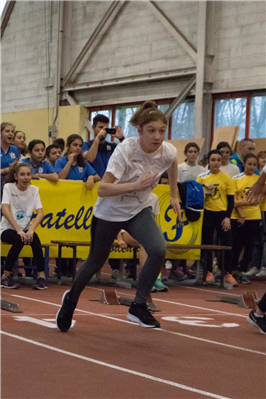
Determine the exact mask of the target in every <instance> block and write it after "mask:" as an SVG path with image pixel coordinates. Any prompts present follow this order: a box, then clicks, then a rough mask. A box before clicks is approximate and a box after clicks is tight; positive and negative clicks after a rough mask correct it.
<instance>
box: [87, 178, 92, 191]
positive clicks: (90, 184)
mask: <svg viewBox="0 0 266 399" xmlns="http://www.w3.org/2000/svg"><path fill="white" fill-rule="evenodd" d="M93 187H94V178H93V176H89V177H88V180H87V182H86V189H87V190H92V189H93Z"/></svg>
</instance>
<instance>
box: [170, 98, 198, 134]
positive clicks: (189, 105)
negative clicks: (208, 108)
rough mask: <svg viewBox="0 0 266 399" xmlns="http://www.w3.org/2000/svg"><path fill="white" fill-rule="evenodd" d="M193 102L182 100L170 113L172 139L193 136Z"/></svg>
mask: <svg viewBox="0 0 266 399" xmlns="http://www.w3.org/2000/svg"><path fill="white" fill-rule="evenodd" d="M194 120H195V103H194V102H183V103H182V104H180V105H179V107H177V109H176V110H175V111H174V113H173V115H172V140H181V139H192V138H193V137H194Z"/></svg>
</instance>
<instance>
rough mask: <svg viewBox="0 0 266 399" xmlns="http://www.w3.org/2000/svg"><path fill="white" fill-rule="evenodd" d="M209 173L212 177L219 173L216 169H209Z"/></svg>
mask: <svg viewBox="0 0 266 399" xmlns="http://www.w3.org/2000/svg"><path fill="white" fill-rule="evenodd" d="M210 172H211V174H212V175H218V173H220V170H219V169H218V170H217V169H214V170H212V169H210Z"/></svg>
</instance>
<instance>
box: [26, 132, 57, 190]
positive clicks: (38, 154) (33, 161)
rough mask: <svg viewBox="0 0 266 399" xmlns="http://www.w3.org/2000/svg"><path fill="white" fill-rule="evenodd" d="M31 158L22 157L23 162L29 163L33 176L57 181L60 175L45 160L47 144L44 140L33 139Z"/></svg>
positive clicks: (29, 148)
mask: <svg viewBox="0 0 266 399" xmlns="http://www.w3.org/2000/svg"><path fill="white" fill-rule="evenodd" d="M28 151H29V155H30V158H25V159H22V162H23V163H25V164H26V165H29V166H30V168H31V173H32V177H33V178H37V179H39V178H42V179H46V180H49V181H51V182H54V183H55V182H57V181H58V180H59V179H58V176H57V174H56V172H55V170H54V168H53V167H52V165H51V164H50V162H47V161H44V157H45V144H44V142H43V141H42V140H31V141H30V143H29V146H28Z"/></svg>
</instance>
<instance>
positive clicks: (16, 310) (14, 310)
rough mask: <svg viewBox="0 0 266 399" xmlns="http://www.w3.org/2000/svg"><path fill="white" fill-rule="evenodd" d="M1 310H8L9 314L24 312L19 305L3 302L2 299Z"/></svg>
mask: <svg viewBox="0 0 266 399" xmlns="http://www.w3.org/2000/svg"><path fill="white" fill-rule="evenodd" d="M1 309H3V310H7V311H8V312H12V313H23V312H22V310H20V309H19V305H17V304H16V303H11V302H7V301H3V300H2V299H1Z"/></svg>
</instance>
